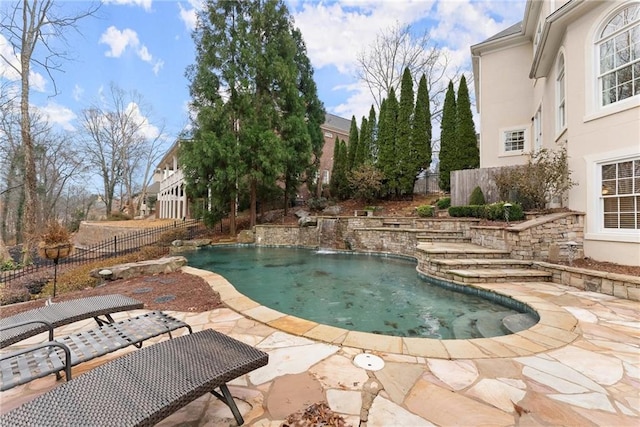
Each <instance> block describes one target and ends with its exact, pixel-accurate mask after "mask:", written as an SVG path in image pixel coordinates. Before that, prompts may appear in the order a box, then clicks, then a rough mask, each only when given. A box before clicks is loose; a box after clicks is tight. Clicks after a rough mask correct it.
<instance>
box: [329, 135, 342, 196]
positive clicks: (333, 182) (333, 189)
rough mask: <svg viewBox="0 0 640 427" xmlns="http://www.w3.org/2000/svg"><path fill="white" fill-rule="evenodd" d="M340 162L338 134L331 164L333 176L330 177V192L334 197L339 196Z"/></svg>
mask: <svg viewBox="0 0 640 427" xmlns="http://www.w3.org/2000/svg"><path fill="white" fill-rule="evenodd" d="M340 162H341V159H340V140H339V139H338V137H337V136H336V140H335V142H334V144H333V165H332V166H331V177H330V178H329V192H330V193H331V196H332V197H338V187H339V183H338V182H339V181H338V180H339V179H340Z"/></svg>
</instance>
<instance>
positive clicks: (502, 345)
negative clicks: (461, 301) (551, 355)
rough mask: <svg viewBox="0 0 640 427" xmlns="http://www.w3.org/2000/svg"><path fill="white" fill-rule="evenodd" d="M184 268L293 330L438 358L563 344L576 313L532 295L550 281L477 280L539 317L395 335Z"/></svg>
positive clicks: (234, 302)
mask: <svg viewBox="0 0 640 427" xmlns="http://www.w3.org/2000/svg"><path fill="white" fill-rule="evenodd" d="M182 271H183V272H184V273H187V274H192V275H194V276H198V277H201V278H202V279H204V280H205V281H206V282H207V283H208V284H209V286H211V289H213V290H214V291H216V292H218V293H219V294H220V298H221V300H222V302H223V303H224V304H225V305H226V306H227V307H229V308H230V309H232V310H234V311H236V312H238V313H239V314H242V315H243V316H246V317H248V318H251V319H254V320H256V321H258V322H261V323H264V324H266V325H269V326H271V327H273V328H275V329H279V330H281V331H283V332H287V333H289V334H292V335H297V336H301V337H306V338H309V339H313V340H317V341H323V342H326V343H330V344H335V345H341V346H348V347H355V348H360V349H362V350H365V351H374V352H383V353H395V354H402V355H409V356H415V357H426V358H437V359H470V358H473V359H491V358H503V357H519V356H530V355H533V354H537V353H542V352H546V351H549V350H553V349H557V348H560V347H564V346H566V345H567V344H569V343H571V342H573V341H574V340H576V339H577V338H578V336H579V334H578V332H576V327H577V325H578V319H576V318H575V317H574V316H573V315H572V314H571V313H569V312H568V311H567V310H565V309H564V308H562V307H560V306H558V305H556V304H554V303H552V302H550V301H548V300H545V299H544V298H542V297H541V296H538V295H536V292H535V291H534V290H533V289H531V288H530V287H531V286H536V287H545V286H549V284H548V283H541V282H513V283H479V284H474V285H473V286H475V287H477V288H479V289H484V290H487V291H490V292H495V293H498V294H501V295H505V296H508V297H511V298H513V299H515V300H517V301H520V302H522V303H524V304H527V305H528V306H530V307H531V308H532V309H533V310H535V312H536V313H537V314H538V316H539V317H540V320H539V321H538V323H536V324H535V325H534V326H532V327H531V328H529V329H527V330H524V331H521V332H518V333H515V334H511V335H504V336H500V337H493V338H473V339H458V340H456V339H453V340H438V339H433V338H414V337H394V336H389V335H378V334H372V333H367V332H359V331H351V330H347V329H342V328H338V327H335V326H329V325H324V324H321V323H317V322H313V321H310V320H306V319H301V318H299V317H296V316H291V315H289V314H284V313H281V312H279V311H276V310H273V309H271V308H269V307H265V306H263V305H261V304H259V303H257V302H256V301H254V300H252V299H250V298H248V297H246V296H245V295H243V294H241V293H240V292H238V291H237V290H236V288H235V287H234V286H233V285H232V284H231V283H229V282H228V281H227V280H226V279H225V278H224V277H222V276H220V275H219V274H216V273H213V272H211V271H207V270H200V269H197V268H193V267H187V266H185V267H182Z"/></svg>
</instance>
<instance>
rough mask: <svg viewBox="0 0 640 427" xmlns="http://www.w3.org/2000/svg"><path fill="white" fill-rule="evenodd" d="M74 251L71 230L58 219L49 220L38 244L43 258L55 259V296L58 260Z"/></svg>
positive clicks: (54, 295)
mask: <svg viewBox="0 0 640 427" xmlns="http://www.w3.org/2000/svg"><path fill="white" fill-rule="evenodd" d="M72 251H73V243H71V234H69V231H68V230H67V229H66V228H65V227H63V226H62V224H60V223H59V222H58V221H55V220H51V221H49V222H48V223H47V227H46V228H45V232H44V234H43V235H42V241H41V242H40V244H39V245H38V254H39V255H40V256H41V257H42V258H46V259H50V260H52V261H53V265H54V267H53V298H55V297H56V282H57V276H58V261H60V260H61V259H62V258H66V257H68V256H69V255H71V252H72ZM48 304H51V298H49V300H48Z"/></svg>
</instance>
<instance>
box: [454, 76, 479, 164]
mask: <svg viewBox="0 0 640 427" xmlns="http://www.w3.org/2000/svg"><path fill="white" fill-rule="evenodd" d="M456 109H457V116H456V136H457V138H458V140H457V146H458V153H459V155H458V159H457V164H456V166H457V168H456V170H460V169H475V168H478V167H480V152H479V150H478V138H477V136H476V127H475V124H474V123H473V114H472V113H471V102H470V101H469V88H468V87H467V80H466V79H465V77H464V74H463V75H462V78H461V79H460V85H459V87H458V99H457V100H456Z"/></svg>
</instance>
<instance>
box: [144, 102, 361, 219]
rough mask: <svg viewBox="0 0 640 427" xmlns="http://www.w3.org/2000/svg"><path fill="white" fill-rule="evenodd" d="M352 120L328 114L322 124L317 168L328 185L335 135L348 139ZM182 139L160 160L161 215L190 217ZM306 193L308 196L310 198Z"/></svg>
mask: <svg viewBox="0 0 640 427" xmlns="http://www.w3.org/2000/svg"><path fill="white" fill-rule="evenodd" d="M350 128H351V121H350V120H347V119H343V118H342V117H338V116H334V115H333V114H328V113H327V114H326V116H325V122H324V123H323V124H322V125H321V126H320V129H321V130H322V133H323V135H324V146H323V148H322V156H321V158H320V167H319V169H318V174H319V178H320V179H321V183H322V184H327V185H328V184H329V180H330V178H331V176H330V175H331V169H332V168H333V148H334V146H335V139H336V136H337V137H338V138H339V139H341V140H345V141H346V142H349V130H350ZM179 148H180V141H179V140H178V141H176V142H175V143H174V144H173V145H172V146H171V148H170V149H169V151H167V153H166V154H165V155H164V157H163V158H162V160H160V162H159V163H158V166H157V168H156V171H155V174H154V177H153V180H154V184H155V183H156V182H157V183H159V190H158V195H157V197H158V198H157V201H156V205H155V211H156V216H157V217H158V218H176V219H183V218H191V215H192V212H191V211H190V206H189V200H188V198H187V193H186V192H185V182H184V175H183V172H182V169H181V167H180V164H179V162H178V149H179ZM308 196H309V195H308V194H305V197H308Z"/></svg>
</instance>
